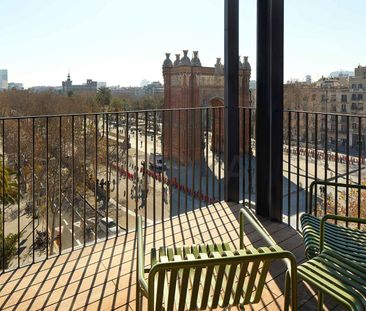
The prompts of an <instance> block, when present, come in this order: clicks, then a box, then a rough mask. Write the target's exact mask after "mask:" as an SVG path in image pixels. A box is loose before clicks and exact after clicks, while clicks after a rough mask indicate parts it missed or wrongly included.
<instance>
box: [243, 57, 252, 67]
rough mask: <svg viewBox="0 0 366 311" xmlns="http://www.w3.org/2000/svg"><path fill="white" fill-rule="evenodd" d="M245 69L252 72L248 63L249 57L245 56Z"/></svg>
mask: <svg viewBox="0 0 366 311" xmlns="http://www.w3.org/2000/svg"><path fill="white" fill-rule="evenodd" d="M243 69H245V70H251V67H250V64H249V62H248V56H244V63H243Z"/></svg>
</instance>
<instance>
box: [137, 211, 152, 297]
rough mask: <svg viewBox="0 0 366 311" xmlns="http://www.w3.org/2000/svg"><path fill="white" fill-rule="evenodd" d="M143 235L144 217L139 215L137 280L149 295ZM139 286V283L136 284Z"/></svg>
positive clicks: (142, 289)
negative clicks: (145, 274)
mask: <svg viewBox="0 0 366 311" xmlns="http://www.w3.org/2000/svg"><path fill="white" fill-rule="evenodd" d="M143 241H144V240H143V237H142V219H141V216H138V217H137V280H136V281H137V282H138V283H139V284H140V287H141V291H142V293H143V294H144V296H145V297H147V296H148V292H149V291H148V285H147V283H146V280H145V277H144V273H145V252H144V242H143ZM136 286H138V285H136Z"/></svg>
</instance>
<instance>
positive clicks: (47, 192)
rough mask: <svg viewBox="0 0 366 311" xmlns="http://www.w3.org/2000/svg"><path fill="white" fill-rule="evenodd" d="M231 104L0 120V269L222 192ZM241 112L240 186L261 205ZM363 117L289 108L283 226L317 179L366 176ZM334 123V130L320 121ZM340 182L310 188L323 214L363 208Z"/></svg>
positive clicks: (207, 201) (251, 123) (249, 122)
mask: <svg viewBox="0 0 366 311" xmlns="http://www.w3.org/2000/svg"><path fill="white" fill-rule="evenodd" d="M224 109H225V108H224V107H203V108H189V109H164V110H146V111H128V112H118V113H117V112H116V113H114V112H113V113H95V114H74V115H52V116H32V117H10V118H1V119H0V141H1V144H0V155H1V166H2V167H1V172H0V180H1V181H2V183H1V185H0V187H1V194H3V197H4V198H6V200H5V199H3V200H2V207H1V232H2V234H1V239H2V244H1V249H0V252H1V255H2V260H1V261H2V262H1V271H2V272H4V271H7V270H11V269H16V268H19V267H21V266H24V265H28V264H31V263H34V262H37V261H43V260H45V259H47V258H49V257H52V256H58V255H61V254H64V253H67V252H70V251H73V250H75V249H79V248H83V247H84V246H86V245H90V244H94V243H97V242H100V241H104V240H107V239H111V238H115V237H118V236H120V235H124V234H125V233H126V232H129V231H132V230H134V229H135V220H136V215H137V214H138V213H140V214H141V213H142V214H143V215H144V220H145V224H146V225H153V224H157V223H159V222H161V221H162V220H164V219H169V218H170V219H171V218H173V217H175V216H177V215H179V214H182V213H187V212H189V211H192V210H196V209H199V208H202V207H207V206H209V205H211V204H212V203H215V202H218V201H222V200H223V199H224V193H223V192H224V178H225V173H224V172H225V170H224V166H225V163H224V157H223V155H224V124H223V123H224V122H223V116H224ZM239 113H240V120H241V121H240V132H239V133H238V136H237V139H238V143H239V146H240V148H239V149H240V156H239V159H237V161H238V162H239V172H238V174H239V176H240V185H239V188H240V189H238V191H239V194H240V198H241V199H242V200H248V201H249V202H255V201H256V195H257V194H256V193H255V174H256V172H255V167H256V165H260V163H256V139H255V132H256V131H255V127H256V124H255V118H256V116H255V113H256V110H255V109H254V108H243V107H241V108H239ZM350 118H353V120H357V121H356V124H357V128H351V127H350ZM354 118H355V119H354ZM341 119H345V121H346V122H345V123H346V125H347V127H346V130H345V132H346V133H345V135H341V132H342V131H341V130H340V129H339V126H338V124H339V122H340V120H341ZM364 119H365V117H362V116H354V115H342V114H334V113H315V112H305V111H285V112H284V145H283V149H284V162H283V180H284V187H283V198H284V200H283V219H284V222H285V223H287V224H289V225H291V226H293V227H294V228H296V229H297V230H300V226H299V216H300V214H301V213H302V212H304V211H306V210H307V207H308V206H309V200H308V190H309V187H310V184H311V182H312V181H313V180H317V179H325V180H330V181H335V182H342V183H345V184H352V183H358V184H360V183H362V182H363V181H364V180H365V177H364V173H363V172H362V171H363V169H364V165H365V148H364V145H365V135H364V133H363V131H362V128H363V127H364V126H365V125H366V124H365V123H366V120H364ZM331 120H332V121H331ZM329 122H332V124H334V130H330V129H328V126H324V127H321V126H320V124H328V123H329ZM325 188H326V187H325ZM342 191H343V189H330V190H328V189H327V188H326V189H323V188H321V189H317V190H316V193H315V197H317V198H318V203H319V204H324V205H325V206H327V208H326V209H325V212H331V211H335V212H337V213H338V212H343V213H345V214H347V215H350V214H352V213H354V210H355V208H354V207H353V205H352V204H354V203H357V206H358V207H357V209H356V210H357V212H356V213H357V215H358V216H365V213H366V212H365V210H364V208H363V201H362V198H363V197H362V196H361V194H360V193H359V192H358V193H357V194H356V196H357V200H356V201H354V200H353V199H352V198H351V196H350V193H348V192H344V191H343V192H342ZM347 191H348V190H347ZM346 198H349V199H346ZM351 205H352V206H351ZM332 206H333V207H332ZM357 215H356V216H357ZM353 216H355V215H353ZM9 242H12V244H11V247H9Z"/></svg>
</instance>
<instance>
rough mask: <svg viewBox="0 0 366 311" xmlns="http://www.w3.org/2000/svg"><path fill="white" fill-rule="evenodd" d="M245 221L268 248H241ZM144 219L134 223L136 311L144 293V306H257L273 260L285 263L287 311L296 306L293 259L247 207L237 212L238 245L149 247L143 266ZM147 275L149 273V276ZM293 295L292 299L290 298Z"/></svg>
mask: <svg viewBox="0 0 366 311" xmlns="http://www.w3.org/2000/svg"><path fill="white" fill-rule="evenodd" d="M245 220H248V221H249V222H250V223H251V224H252V225H253V226H254V228H255V229H256V230H257V231H258V233H259V234H260V235H261V237H262V238H263V239H264V240H265V241H266V242H267V243H268V244H269V246H268V247H260V248H254V247H248V248H244V221H245ZM143 245H144V243H143V233H142V220H141V217H138V223H137V284H136V309H137V310H141V307H142V300H141V298H142V296H144V297H146V298H147V310H148V311H153V310H159V311H160V310H167V311H171V310H205V309H207V308H210V309H216V308H228V307H231V306H243V305H246V304H255V303H258V302H259V301H260V298H261V295H262V292H263V288H264V285H265V282H266V277H267V275H268V271H269V269H270V266H271V264H272V262H273V261H274V260H277V259H282V260H284V261H285V263H286V264H287V267H288V270H287V274H286V284H285V308H284V309H285V310H287V309H288V307H289V304H290V300H291V306H292V309H296V307H295V306H296V299H297V297H296V260H295V257H294V256H293V254H292V253H290V252H288V251H285V250H282V249H281V248H280V247H279V246H278V245H276V243H275V241H274V240H273V239H272V238H271V237H270V236H269V234H268V233H267V232H266V231H265V229H264V228H263V226H262V225H261V224H260V222H259V221H258V220H257V219H256V218H255V216H254V215H253V213H251V212H250V211H249V210H248V209H241V210H240V248H239V249H238V250H232V249H230V247H229V245H228V244H226V243H214V244H204V245H203V244H202V245H192V246H183V247H161V248H160V249H154V248H153V249H152V250H151V268H150V269H145V264H144V259H145V253H144V248H143ZM145 273H148V277H147V279H146V278H145ZM290 295H291V299H290Z"/></svg>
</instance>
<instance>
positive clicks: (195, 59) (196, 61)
mask: <svg viewBox="0 0 366 311" xmlns="http://www.w3.org/2000/svg"><path fill="white" fill-rule="evenodd" d="M191 64H192V66H195V67H201V61H200V59H199V58H198V51H193V57H192V61H191Z"/></svg>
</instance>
